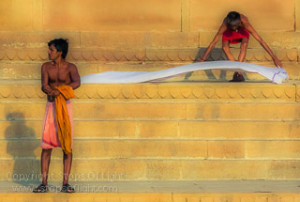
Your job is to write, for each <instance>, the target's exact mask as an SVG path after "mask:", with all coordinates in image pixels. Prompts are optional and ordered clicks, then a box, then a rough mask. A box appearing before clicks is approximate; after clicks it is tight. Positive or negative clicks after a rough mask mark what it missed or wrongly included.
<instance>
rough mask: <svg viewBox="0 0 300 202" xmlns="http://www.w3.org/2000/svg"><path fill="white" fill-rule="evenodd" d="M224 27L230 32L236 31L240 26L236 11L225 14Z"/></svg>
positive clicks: (239, 18)
mask: <svg viewBox="0 0 300 202" xmlns="http://www.w3.org/2000/svg"><path fill="white" fill-rule="evenodd" d="M226 25H227V27H228V28H229V29H231V30H237V29H238V28H239V27H240V25H241V15H240V14H239V13H238V12H236V11H231V12H229V13H228V14H227V17H226Z"/></svg>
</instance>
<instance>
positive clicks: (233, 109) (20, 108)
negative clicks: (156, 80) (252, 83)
mask: <svg viewBox="0 0 300 202" xmlns="http://www.w3.org/2000/svg"><path fill="white" fill-rule="evenodd" d="M44 110H45V103H44V102H24V101H17V102H13V101H11V102H0V120H1V121H4V120H24V121H25V120H42V119H43V115H44ZM73 115H74V119H75V120H89V121H90V120H93V121H95V120H106V119H108V120H172V121H174V120H199V121H200V120H205V121H211V120H219V121H221V120H232V121H237V120H256V121H263V120H273V121H294V120H298V119H299V117H300V105H299V104H297V103H296V102H284V103H197V102H194V103H189V102H187V103H186V102H171V103H170V102H154V101H152V102H141V101H139V102H128V103H126V102H124V101H122V102H118V101H114V102H89V101H86V102H84V101H76V100H75V101H74V105H73Z"/></svg>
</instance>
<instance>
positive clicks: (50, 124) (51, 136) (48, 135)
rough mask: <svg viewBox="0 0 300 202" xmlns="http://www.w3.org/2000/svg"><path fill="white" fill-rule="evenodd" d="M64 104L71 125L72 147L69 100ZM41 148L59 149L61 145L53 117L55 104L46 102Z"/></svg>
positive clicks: (71, 115)
mask: <svg viewBox="0 0 300 202" xmlns="http://www.w3.org/2000/svg"><path fill="white" fill-rule="evenodd" d="M66 104H67V109H68V114H69V119H70V123H71V137H72V138H71V140H72V143H71V145H73V113H72V103H71V100H67V101H66ZM41 147H42V148H43V149H52V148H55V147H61V143H60V141H59V137H58V130H57V121H56V117H55V102H47V104H46V110H45V116H44V125H43V132H42V140H41Z"/></svg>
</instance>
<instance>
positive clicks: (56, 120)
mask: <svg viewBox="0 0 300 202" xmlns="http://www.w3.org/2000/svg"><path fill="white" fill-rule="evenodd" d="M57 89H58V90H59V91H60V93H61V94H60V95H59V96H57V97H56V98H55V103H54V102H48V103H47V105H46V113H45V121H44V127H43V136H42V144H41V146H42V148H43V149H50V148H54V147H61V148H62V149H63V151H64V152H65V153H66V154H71V153H72V143H73V142H72V123H73V115H72V105H71V101H70V100H69V99H70V98H73V97H74V91H73V89H72V87H70V86H67V85H62V86H59V87H57Z"/></svg>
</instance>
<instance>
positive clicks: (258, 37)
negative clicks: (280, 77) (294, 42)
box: [241, 15, 282, 67]
mask: <svg viewBox="0 0 300 202" xmlns="http://www.w3.org/2000/svg"><path fill="white" fill-rule="evenodd" d="M241 21H242V23H243V24H244V27H245V28H246V29H247V30H248V31H249V32H250V34H251V35H252V36H253V37H254V38H255V39H256V40H257V41H258V42H259V44H260V45H261V46H262V47H263V48H264V49H265V50H266V51H267V53H268V54H269V55H270V56H271V58H272V60H273V62H274V64H275V65H276V66H277V67H282V63H281V62H280V60H279V59H278V58H277V57H276V55H275V54H274V53H273V52H272V50H271V49H270V47H269V46H268V44H267V43H266V42H265V41H264V40H263V39H262V38H261V37H260V36H259V34H258V33H257V32H256V31H255V29H254V28H253V27H252V25H251V24H250V22H249V20H248V18H247V17H246V16H244V15H241Z"/></svg>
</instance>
